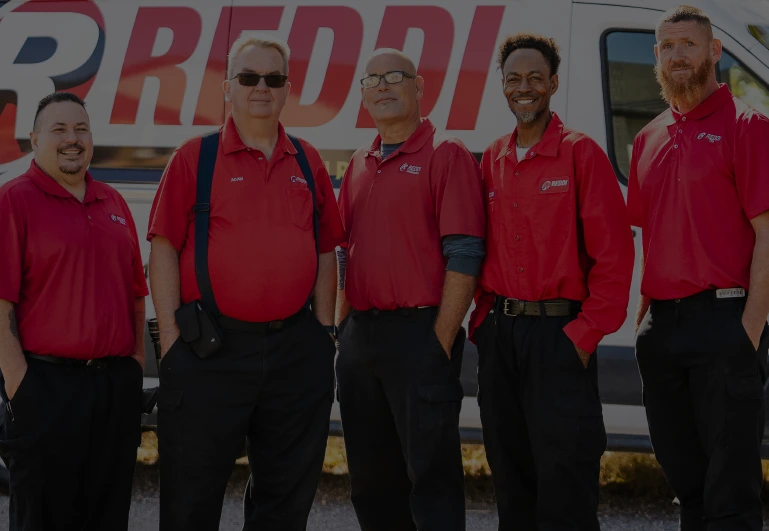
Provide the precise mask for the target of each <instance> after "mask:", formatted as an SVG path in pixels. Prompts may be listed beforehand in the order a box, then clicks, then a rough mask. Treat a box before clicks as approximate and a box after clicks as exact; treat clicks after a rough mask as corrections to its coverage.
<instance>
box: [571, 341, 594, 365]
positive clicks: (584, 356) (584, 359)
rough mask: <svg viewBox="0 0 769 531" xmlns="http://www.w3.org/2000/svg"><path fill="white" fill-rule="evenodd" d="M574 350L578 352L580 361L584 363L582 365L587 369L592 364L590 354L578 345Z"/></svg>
mask: <svg viewBox="0 0 769 531" xmlns="http://www.w3.org/2000/svg"><path fill="white" fill-rule="evenodd" d="M574 348H575V349H576V350H577V354H578V355H579V359H580V361H582V365H583V366H584V367H585V368H586V369H587V364H588V363H590V353H589V352H585V351H584V350H582V349H581V348H579V347H578V346H577V345H574Z"/></svg>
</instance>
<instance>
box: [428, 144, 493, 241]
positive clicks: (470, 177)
mask: <svg viewBox="0 0 769 531" xmlns="http://www.w3.org/2000/svg"><path fill="white" fill-rule="evenodd" d="M449 145H450V146H451V150H452V152H447V153H446V156H447V159H448V162H447V163H446V164H445V166H443V167H442V168H441V169H440V171H439V172H438V173H437V174H435V175H433V197H434V198H435V213H436V218H437V219H438V227H439V230H440V234H441V237H443V236H448V235H450V234H464V235H466V236H477V237H479V238H484V237H485V235H486V214H485V206H484V200H483V178H482V177H481V168H480V166H479V165H478V161H476V160H475V157H473V155H472V154H471V153H470V152H469V151H468V150H467V149H466V148H465V147H464V146H463V145H461V144H449ZM447 151H448V149H447ZM435 155H436V156H440V155H439V153H438V152H437V151H436V153H435ZM441 158H442V157H441Z"/></svg>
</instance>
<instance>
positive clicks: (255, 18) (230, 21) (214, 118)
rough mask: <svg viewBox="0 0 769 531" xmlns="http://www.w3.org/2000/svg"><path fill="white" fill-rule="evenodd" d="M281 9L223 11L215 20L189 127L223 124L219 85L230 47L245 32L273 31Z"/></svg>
mask: <svg viewBox="0 0 769 531" xmlns="http://www.w3.org/2000/svg"><path fill="white" fill-rule="evenodd" d="M282 15H283V7H279V6H270V7H263V6H236V7H232V8H230V7H225V8H224V9H222V14H221V16H220V17H219V25H218V26H217V27H216V33H215V34H214V41H213V44H212V45H211V53H210V55H209V56H208V63H207V64H206V71H205V73H204V74H203V84H202V86H201V88H200V95H199V96H198V105H197V108H196V109H195V119H194V120H193V125H219V124H221V123H223V122H224V109H225V106H224V95H223V93H222V82H223V81H224V80H225V78H226V75H227V55H228V54H229V51H230V47H231V46H232V43H233V42H235V40H236V39H237V38H238V37H239V36H240V34H241V33H242V32H243V31H245V30H272V31H274V30H277V29H278V27H279V25H280V17H281V16H282Z"/></svg>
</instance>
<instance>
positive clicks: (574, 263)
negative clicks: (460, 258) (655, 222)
mask: <svg viewBox="0 0 769 531" xmlns="http://www.w3.org/2000/svg"><path fill="white" fill-rule="evenodd" d="M517 134H518V130H517V129H516V130H515V131H513V133H511V134H508V135H505V136H503V137H501V138H499V139H498V140H496V141H495V142H494V143H493V144H491V146H489V148H487V149H486V151H485V152H484V154H483V158H482V160H481V168H482V171H483V183H484V187H485V191H486V205H487V206H486V209H487V212H488V238H487V243H486V260H485V262H484V266H483V270H482V272H481V277H480V280H479V290H478V295H477V297H476V309H475V311H474V312H473V315H472V317H471V322H470V329H471V331H474V330H475V328H476V327H477V326H478V325H479V324H480V323H481V321H482V320H483V319H484V318H485V316H486V314H487V313H488V311H489V310H490V308H491V305H492V303H493V300H494V296H495V295H502V296H504V297H512V298H516V299H520V300H525V301H540V300H548V299H570V300H576V301H582V302H583V304H582V311H581V312H580V313H579V315H578V317H577V319H575V320H574V321H572V322H571V323H569V324H568V325H566V327H565V328H564V332H565V333H566V335H567V336H569V338H570V339H571V340H572V341H573V342H574V343H575V344H576V345H577V346H578V347H580V348H581V349H583V350H585V351H586V352H594V351H595V349H596V347H597V346H598V343H599V342H600V341H601V339H603V337H604V335H607V334H610V333H613V332H615V331H617V330H618V329H619V327H620V326H622V323H623V322H624V321H625V317H626V316H627V305H628V299H629V295H630V283H631V279H632V275H633V260H634V249H633V236H632V233H631V231H630V224H629V222H628V218H627V210H626V208H625V200H624V198H623V197H622V192H621V190H620V187H619V184H618V183H617V178H616V176H615V175H614V170H613V169H612V166H611V163H610V162H609V159H608V157H607V156H606V153H604V151H603V150H602V149H601V147H600V146H599V145H598V144H596V143H595V142H594V141H593V140H592V139H590V138H589V137H588V136H586V135H584V134H582V133H579V132H577V131H573V130H571V129H569V128H568V127H566V126H564V125H563V123H562V122H561V120H560V119H559V117H558V116H557V115H556V114H553V117H552V119H551V120H550V123H549V124H548V127H547V130H546V131H545V134H544V136H543V137H542V140H540V141H539V142H538V143H537V144H536V145H535V146H533V147H531V149H529V151H528V153H527V154H526V157H525V158H524V160H521V161H519V160H518V158H517V154H516V150H515V145H516V138H517Z"/></svg>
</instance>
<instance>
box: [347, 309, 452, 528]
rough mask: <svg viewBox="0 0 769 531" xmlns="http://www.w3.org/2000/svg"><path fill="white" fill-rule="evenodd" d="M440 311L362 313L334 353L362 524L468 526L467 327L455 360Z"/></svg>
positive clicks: (353, 489)
mask: <svg viewBox="0 0 769 531" xmlns="http://www.w3.org/2000/svg"><path fill="white" fill-rule="evenodd" d="M436 313H437V310H436V309H435V308H424V309H411V310H404V311H400V310H395V311H389V312H377V313H373V312H356V311H353V313H352V314H351V315H350V316H349V317H347V319H346V320H345V322H344V323H342V328H341V333H340V339H339V358H338V360H337V380H338V390H339V407H340V412H341V416H342V425H343V427H344V439H345V447H346V449H347V463H348V466H349V470H350V484H351V499H352V503H353V506H354V507H355V512H356V514H357V516H358V522H359V523H360V526H361V529H362V530H363V531H374V530H377V531H406V530H416V529H418V530H419V531H459V530H464V529H465V497H464V471H463V468H462V452H461V445H460V442H459V412H460V408H461V406H462V398H463V392H462V386H461V384H460V383H459V373H460V368H461V366H462V352H463V349H464V341H465V332H464V329H460V333H459V334H457V338H456V341H455V342H454V345H453V348H452V351H451V352H452V354H451V360H450V361H449V357H448V356H447V355H446V352H445V351H444V350H443V347H442V346H441V344H440V342H439V341H438V338H437V336H436V335H435V332H434V328H433V323H434V321H435V317H436Z"/></svg>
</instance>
